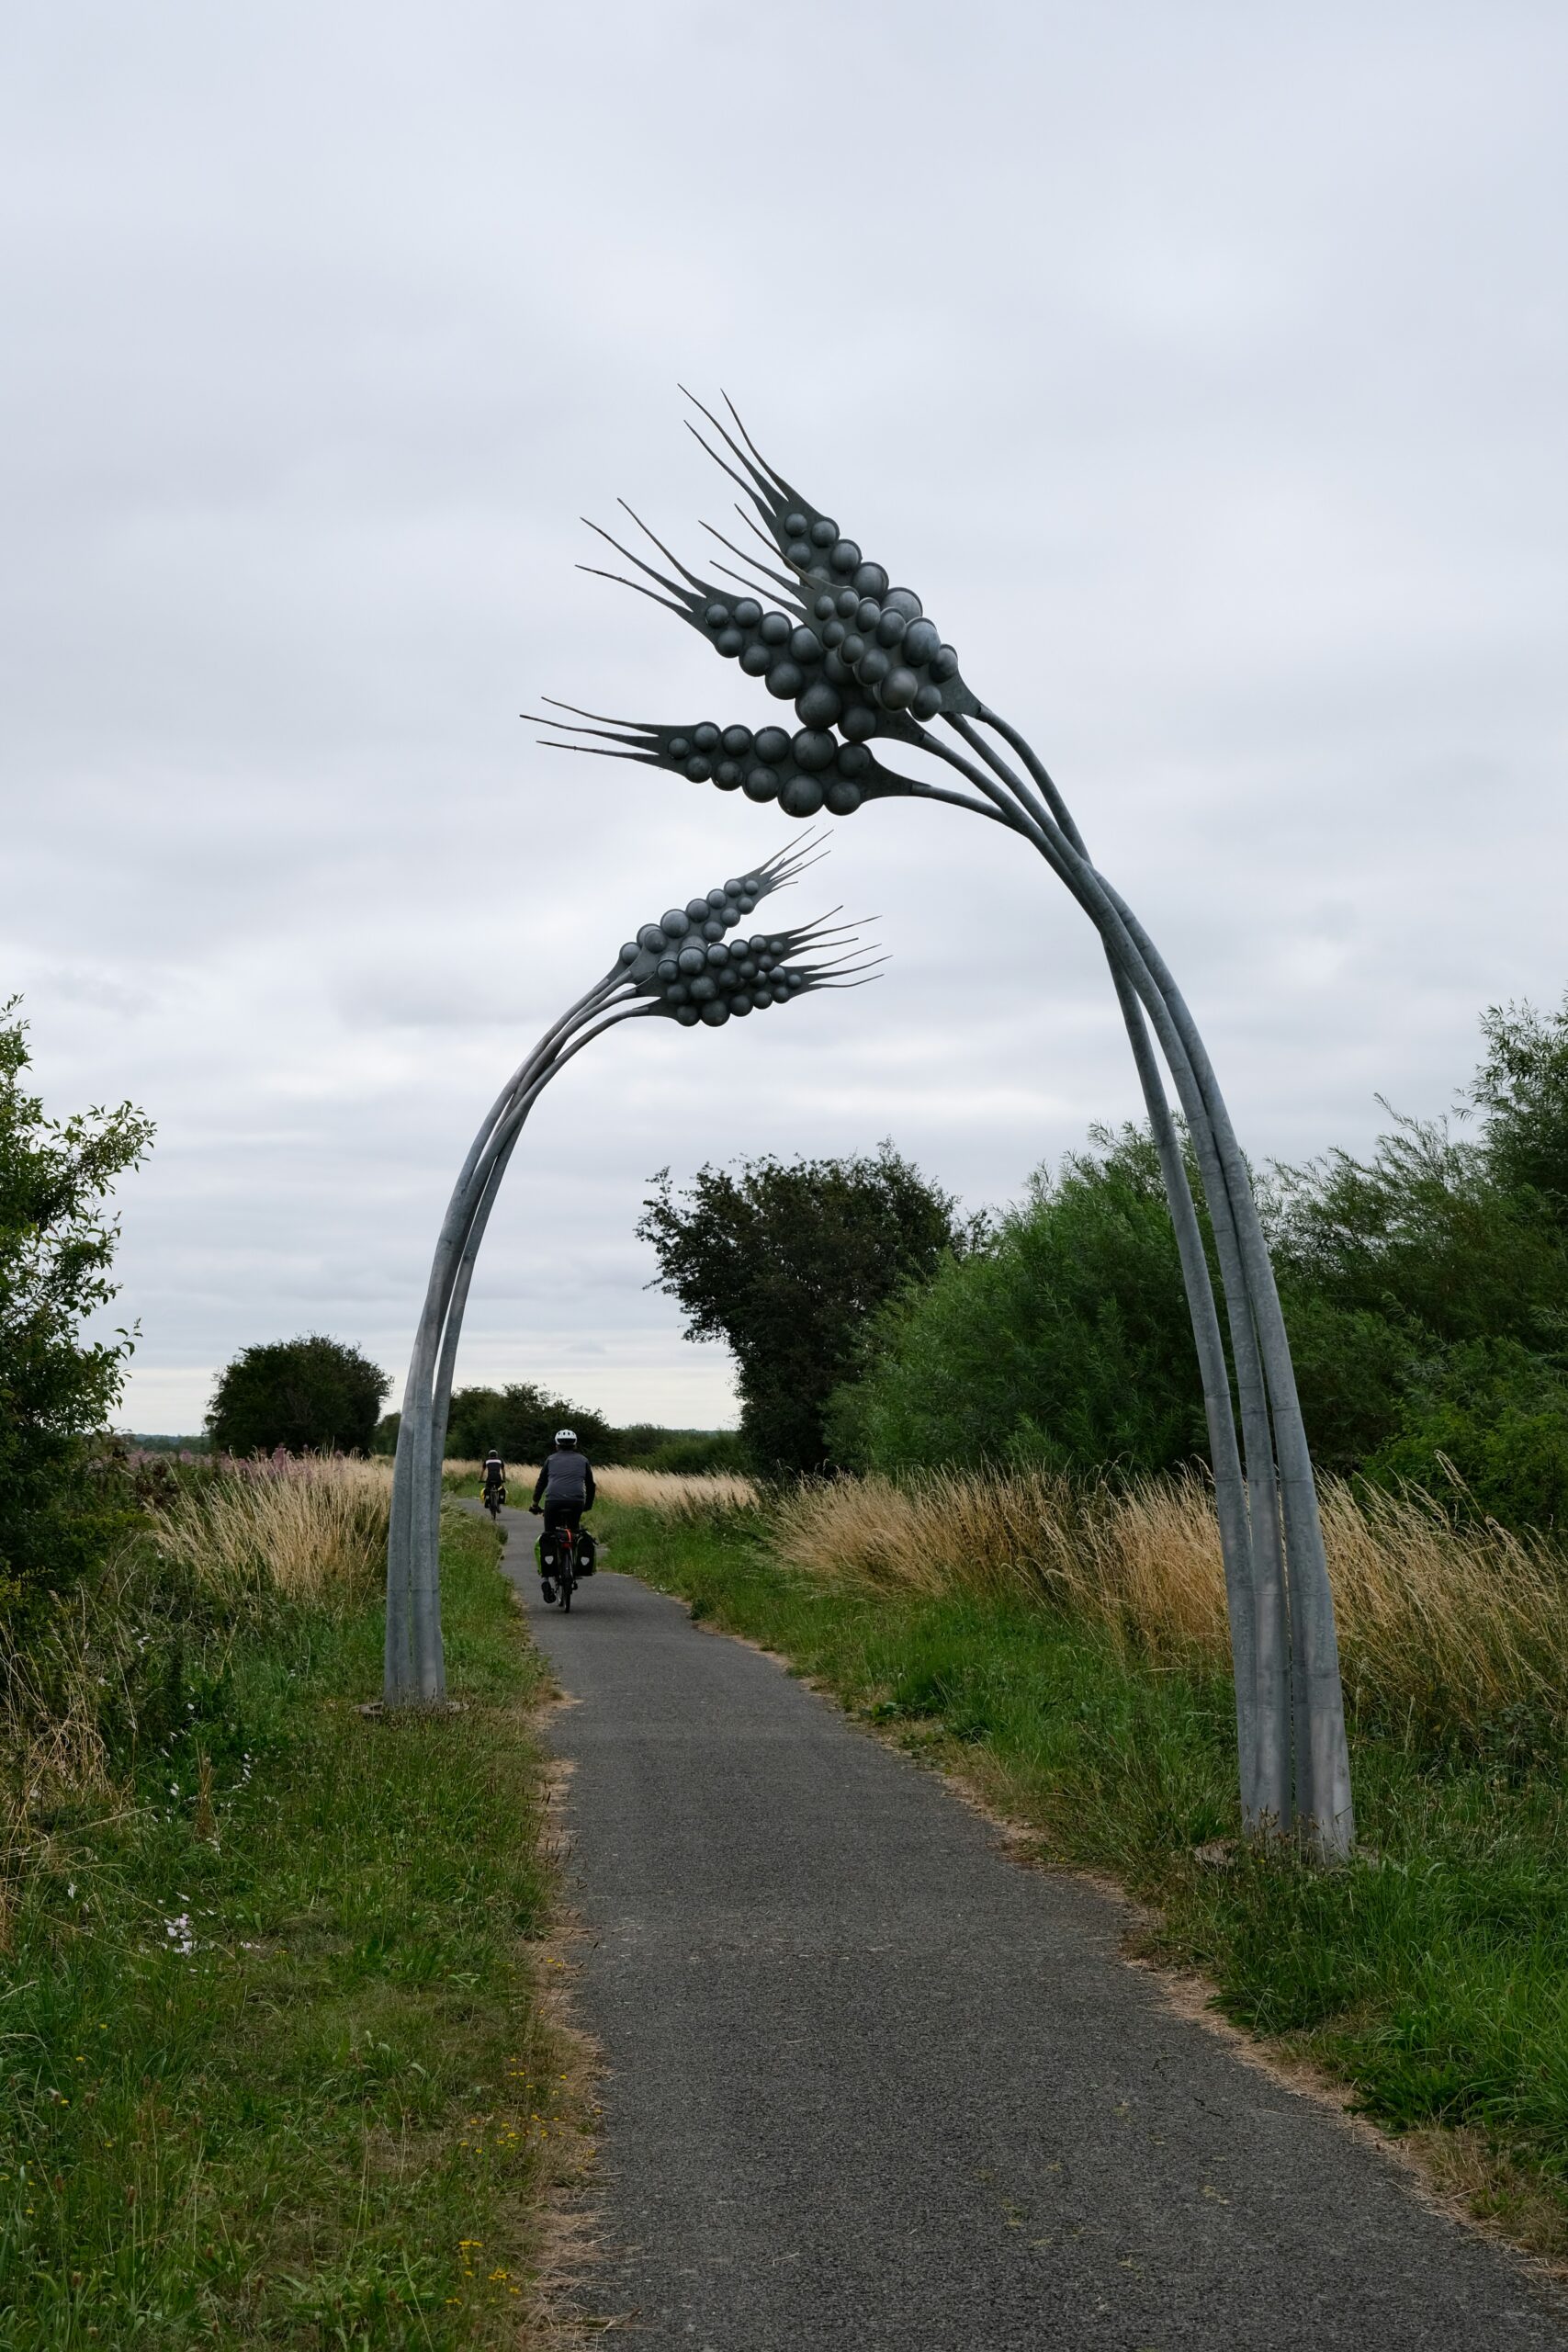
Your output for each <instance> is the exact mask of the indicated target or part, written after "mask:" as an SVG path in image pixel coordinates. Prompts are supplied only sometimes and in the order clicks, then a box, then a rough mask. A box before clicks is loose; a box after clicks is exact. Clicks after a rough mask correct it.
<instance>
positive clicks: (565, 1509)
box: [529, 1430, 593, 1608]
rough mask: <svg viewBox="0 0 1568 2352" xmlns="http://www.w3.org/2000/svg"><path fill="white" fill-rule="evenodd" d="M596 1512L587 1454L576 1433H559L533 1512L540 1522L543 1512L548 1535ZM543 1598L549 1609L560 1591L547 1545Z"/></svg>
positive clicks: (542, 1560) (541, 1550) (537, 1485)
mask: <svg viewBox="0 0 1568 2352" xmlns="http://www.w3.org/2000/svg"><path fill="white" fill-rule="evenodd" d="M592 1508H593V1471H592V1464H590V1462H589V1460H588V1456H587V1455H586V1454H585V1453H579V1452H578V1450H577V1431H576V1430H557V1431H556V1442H555V1446H554V1450H553V1451H552V1453H550V1456H549V1459H548V1460H547V1462H546V1464H545V1466H544V1468H543V1469H542V1470H541V1471H540V1473H539V1476H538V1477H537V1479H536V1482H535V1487H534V1499H533V1502H532V1503H531V1504H530V1506H529V1509H530V1510H531V1511H532V1512H533V1515H534V1516H535V1517H536V1518H537V1517H538V1515H539V1513H540V1511H541V1510H542V1511H543V1513H544V1518H545V1533H546V1535H547V1536H548V1535H551V1534H553V1533H554V1532H555V1530H556V1529H557V1528H558V1527H575V1526H576V1525H577V1524H578V1521H580V1520H581V1516H582V1514H583V1512H584V1511H585V1510H592ZM539 1576H540V1578H541V1583H540V1588H539V1590H540V1597H541V1598H542V1600H544V1602H545V1605H546V1607H547V1608H548V1607H549V1606H550V1604H551V1603H552V1602H553V1601H554V1600H555V1597H556V1589H555V1586H554V1584H553V1583H552V1581H551V1578H550V1574H549V1570H548V1568H547V1566H546V1564H545V1551H544V1546H543V1544H541V1545H540V1548H539Z"/></svg>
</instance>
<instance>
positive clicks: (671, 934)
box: [615, 840, 873, 1029]
mask: <svg viewBox="0 0 1568 2352" xmlns="http://www.w3.org/2000/svg"><path fill="white" fill-rule="evenodd" d="M814 847H815V843H814V842H811V841H809V840H808V841H807V842H802V843H800V844H799V846H798V847H796V848H795V849H793V850H786V851H781V853H780V854H779V855H778V856H777V857H774V858H771V859H770V860H769V861H768V863H767V864H766V865H761V866H758V867H757V868H756V869H755V870H754V871H753V872H752V873H750V874H744V875H739V876H731V878H730V879H729V880H728V882H723V883H719V884H717V885H716V886H715V888H713V889H711V890H710V891H708V893H707V894H706V896H705V898H700V899H687V901H686V903H685V905H684V906H683V907H669V908H667V909H666V910H665V911H664V913H663V914H662V915H660V918H659V921H658V922H646V923H644V924H643V926H642V929H641V930H640V931H639V932H638V933H637V937H636V938H635V939H628V940H627V941H626V945H625V946H624V947H623V948H622V949H621V952H620V956H619V958H618V962H617V968H616V974H615V977H616V978H618V979H620V980H622V981H629V982H630V984H631V986H632V989H634V991H635V993H636V994H637V996H638V997H641V998H644V999H645V1000H647V1001H648V1005H649V1011H650V1012H658V1013H662V1014H664V1015H666V1016H667V1017H668V1018H669V1019H671V1020H673V1021H678V1022H679V1023H681V1025H682V1028H685V1029H692V1028H695V1027H696V1025H697V1023H699V1022H702V1023H706V1025H707V1026H708V1027H709V1028H711V1029H721V1028H722V1027H723V1026H724V1024H725V1023H726V1022H728V1021H730V1020H744V1019H745V1018H746V1017H747V1016H748V1015H749V1014H750V1013H753V1012H767V1011H769V1010H770V1009H771V1008H772V1007H773V1005H775V1004H787V1003H789V1002H790V1001H791V1000H792V999H793V998H795V997H798V996H809V995H811V994H812V993H813V992H814V991H815V990H818V989H824V988H842V987H846V986H852V985H855V984H857V983H858V981H859V980H860V979H861V978H864V977H868V976H869V974H870V972H871V970H872V968H873V967H872V966H871V965H870V964H869V963H864V962H863V963H855V962H853V961H852V956H853V952H854V947H855V939H854V934H853V933H852V931H851V930H850V928H849V927H848V925H846V924H837V925H835V924H834V923H833V922H831V919H830V918H829V917H824V918H823V920H822V921H821V922H816V923H808V924H807V925H805V926H804V927H800V928H795V929H787V928H786V929H784V930H777V931H769V932H761V931H759V932H755V933H751V934H750V936H749V937H747V938H731V937H730V936H729V934H730V933H732V932H733V931H734V930H735V928H736V925H737V924H738V923H739V922H741V921H742V920H743V919H744V918H745V917H746V916H747V915H749V914H751V913H753V912H754V911H755V910H756V908H757V907H758V905H759V904H760V903H761V900H762V899H765V898H766V897H768V896H769V894H770V893H771V892H772V891H774V890H778V889H782V888H784V886H785V885H786V884H787V883H789V882H792V881H793V880H794V879H795V876H797V875H799V874H802V873H804V872H805V870H806V868H807V866H808V865H815V863H816V859H815V858H814V857H812V856H811V855H809V854H808V853H809V852H810V851H811V850H812V849H813V848H814ZM823 950H826V951H827V954H826V957H825V959H824V960H818V961H811V960H807V961H806V962H801V961H799V960H797V959H798V958H800V957H802V956H805V957H807V958H810V957H811V956H813V955H814V954H819V952H820V951H823Z"/></svg>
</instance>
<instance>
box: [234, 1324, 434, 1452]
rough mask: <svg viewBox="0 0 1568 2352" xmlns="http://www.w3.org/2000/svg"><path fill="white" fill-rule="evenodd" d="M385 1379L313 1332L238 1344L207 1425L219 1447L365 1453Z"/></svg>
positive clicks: (354, 1352) (364, 1360)
mask: <svg viewBox="0 0 1568 2352" xmlns="http://www.w3.org/2000/svg"><path fill="white" fill-rule="evenodd" d="M391 1385H392V1384H391V1382H390V1381H389V1379H388V1377H387V1374H385V1373H384V1372H382V1371H381V1370H380V1368H379V1366H378V1365H376V1364H373V1363H371V1362H370V1360H369V1358H368V1357H367V1356H364V1355H362V1354H361V1353H360V1351H359V1350H358V1349H357V1348H352V1347H350V1346H349V1345H348V1344H347V1343H346V1341H344V1340H329V1339H327V1338H325V1337H324V1335H323V1334H322V1333H321V1332H319V1331H316V1332H311V1333H310V1334H309V1335H308V1336H307V1337H306V1338H304V1339H299V1340H272V1341H270V1342H268V1343H266V1344H265V1345H262V1346H257V1347H251V1348H242V1350H241V1351H240V1353H239V1354H238V1355H237V1356H236V1357H235V1358H234V1360H233V1362H232V1363H231V1364H230V1365H229V1366H228V1367H227V1368H226V1370H225V1371H223V1372H222V1373H221V1374H220V1375H219V1381H218V1385H217V1387H216V1388H215V1389H214V1390H213V1392H212V1402H211V1404H210V1405H209V1407H208V1411H207V1428H208V1434H209V1437H210V1438H211V1441H212V1444H213V1446H214V1448H215V1450H217V1451H219V1452H220V1453H273V1452H275V1451H276V1448H277V1447H279V1446H281V1447H282V1448H283V1449H284V1451H285V1452H286V1453H368V1452H369V1451H370V1446H371V1442H372V1440H373V1438H374V1436H375V1433H376V1423H377V1419H378V1416H379V1414H380V1410H381V1402H382V1399H383V1397H385V1396H386V1394H387V1391H388V1390H389V1388H390V1386H391Z"/></svg>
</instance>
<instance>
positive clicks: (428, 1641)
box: [384, 972, 625, 1705]
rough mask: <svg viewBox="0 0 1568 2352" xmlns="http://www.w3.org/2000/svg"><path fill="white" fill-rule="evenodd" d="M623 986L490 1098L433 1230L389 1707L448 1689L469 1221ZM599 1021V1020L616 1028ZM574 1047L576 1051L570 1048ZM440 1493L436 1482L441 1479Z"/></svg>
mask: <svg viewBox="0 0 1568 2352" xmlns="http://www.w3.org/2000/svg"><path fill="white" fill-rule="evenodd" d="M624 986H625V983H624V982H623V980H622V978H621V975H620V974H619V972H608V973H606V974H605V975H604V978H602V979H600V980H596V981H595V982H594V984H593V986H592V988H591V989H588V990H587V991H586V992H585V993H584V994H583V995H582V996H581V997H580V998H579V999H578V1000H577V1001H576V1003H575V1004H573V1005H571V1006H570V1007H569V1009H568V1010H567V1012H564V1013H563V1014H562V1015H561V1016H560V1018H559V1019H558V1021H556V1022H555V1023H552V1024H551V1026H550V1027H549V1028H548V1029H547V1030H546V1032H545V1033H544V1035H543V1036H542V1037H541V1038H540V1039H539V1041H538V1043H537V1044H536V1046H534V1048H533V1050H532V1052H531V1053H529V1054H528V1055H527V1056H526V1057H525V1059H524V1060H523V1061H522V1062H521V1063H520V1064H519V1065H518V1067H517V1069H515V1070H514V1071H513V1074H512V1077H511V1078H510V1079H509V1080H508V1081H507V1083H506V1085H505V1086H504V1087H503V1088H502V1091H501V1092H500V1093H499V1094H498V1095H497V1096H496V1098H495V1101H494V1102H493V1103H491V1107H490V1110H489V1112H488V1113H487V1114H486V1116H485V1119H484V1121H483V1123H482V1124H481V1125H480V1127H479V1132H478V1133H477V1134H476V1136H475V1137H474V1140H473V1142H472V1143H471V1144H470V1146H469V1147H468V1153H467V1156H466V1157H465V1159H464V1161H463V1165H462V1167H461V1169H460V1170H459V1171H458V1175H457V1182H456V1184H455V1185H454V1187H453V1190H452V1196H451V1199H450V1201H449V1202H448V1204H447V1208H446V1216H445V1217H444V1219H443V1221H442V1226H441V1231H440V1233H439V1235H438V1237H437V1240H436V1245H435V1251H434V1258H433V1261H432V1263H431V1270H430V1277H429V1281H428V1283H427V1284H426V1287H425V1297H424V1304H423V1309H422V1312H421V1315H420V1320H419V1325H418V1328H417V1329H416V1332H415V1335H414V1343H413V1348H412V1353H411V1357H410V1363H409V1371H408V1377H407V1380H406V1381H405V1383H404V1388H403V1408H402V1414H401V1418H400V1422H399V1427H398V1449H397V1459H396V1463H395V1464H394V1468H393V1474H392V1510H391V1526H390V1530H389V1538H388V1546H387V1630H386V1648H385V1662H384V1690H385V1694H386V1699H387V1702H388V1704H389V1705H398V1704H405V1703H407V1702H410V1701H411V1700H413V1699H415V1698H418V1699H419V1700H422V1701H423V1702H426V1703H434V1702H438V1701H439V1700H440V1699H441V1697H442V1696H443V1695H444V1690H445V1674H444V1668H443V1665H442V1654H441V1635H440V1619H439V1607H438V1602H437V1599H436V1578H435V1571H434V1568H433V1566H431V1560H432V1542H433V1537H434V1521H433V1519H432V1516H431V1511H430V1505H429V1482H428V1461H429V1442H430V1436H431V1428H432V1419H433V1411H434V1389H433V1381H434V1373H435V1369H436V1365H437V1362H438V1352H439V1349H440V1342H441V1336H442V1332H443V1329H444V1326H445V1325H446V1320H447V1317H448V1311H449V1308H450V1305H451V1301H452V1297H453V1295H454V1291H455V1288H456V1285H457V1279H458V1275H459V1272H460V1268H461V1262H462V1257H463V1251H464V1249H465V1246H466V1244H467V1241H468V1236H469V1233H470V1231H471V1228H472V1225H473V1220H474V1217H475V1215H476V1213H477V1212H478V1210H479V1205H480V1204H481V1202H482V1201H483V1199H484V1197H485V1194H486V1192H487V1190H488V1188H489V1184H490V1179H491V1174H492V1172H493V1170H494V1169H495V1165H496V1161H497V1159H498V1158H499V1156H500V1155H501V1153H502V1150H508V1151H509V1149H510V1143H511V1141H513V1140H514V1139H515V1136H516V1132H517V1128H518V1126H519V1125H521V1119H522V1117H525V1116H526V1112H527V1108H528V1107H529V1105H530V1104H531V1103H532V1101H533V1099H534V1096H535V1095H536V1091H537V1087H538V1085H539V1084H540V1083H542V1082H543V1081H544V1080H545V1079H546V1078H547V1076H548V1075H550V1074H553V1070H554V1069H555V1068H556V1067H558V1066H559V1063H560V1061H561V1060H563V1059H565V1058H567V1056H565V1055H563V1054H562V1053H561V1051H560V1048H561V1045H562V1042H563V1040H564V1039H566V1038H567V1037H569V1036H570V1035H571V1033H572V1031H573V1030H574V1029H578V1028H584V1029H586V1031H587V1034H586V1035H584V1036H583V1037H581V1039H580V1040H579V1043H581V1044H586V1043H587V1041H588V1036H589V1035H598V1034H600V1032H599V1030H597V1029H594V1028H592V1026H591V1025H590V1024H592V1023H594V1022H595V1021H596V1020H598V1018H599V1016H600V1015H601V1014H602V1013H604V1012H605V1010H606V1008H608V1007H610V1006H612V1005H613V1004H614V1003H615V998H616V996H617V992H619V991H621V990H622V989H624ZM615 1017H618V1016H617V1015H615V1014H613V1015H612V1023H613V1020H614V1019H615ZM612 1023H602V1024H601V1025H602V1026H609V1025H612ZM573 1050H574V1049H573ZM436 1495H437V1500H438V1499H439V1479H437V1482H436Z"/></svg>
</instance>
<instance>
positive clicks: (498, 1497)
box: [480, 1445, 506, 1515]
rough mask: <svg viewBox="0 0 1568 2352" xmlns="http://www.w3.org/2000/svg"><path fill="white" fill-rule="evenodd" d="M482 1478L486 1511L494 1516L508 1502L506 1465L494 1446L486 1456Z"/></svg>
mask: <svg viewBox="0 0 1568 2352" xmlns="http://www.w3.org/2000/svg"><path fill="white" fill-rule="evenodd" d="M480 1476H481V1478H482V1481H483V1485H484V1503H485V1509H486V1510H488V1511H490V1512H491V1514H492V1515H493V1513H494V1512H496V1511H498V1510H500V1509H501V1506H502V1503H503V1502H504V1501H505V1500H506V1464H505V1463H504V1462H503V1461H502V1458H501V1456H500V1454H499V1453H497V1452H496V1450H495V1448H494V1446H493V1445H492V1446H491V1450H490V1452H489V1453H487V1454H486V1455H485V1461H484V1469H483V1471H482V1472H481V1473H480Z"/></svg>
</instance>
